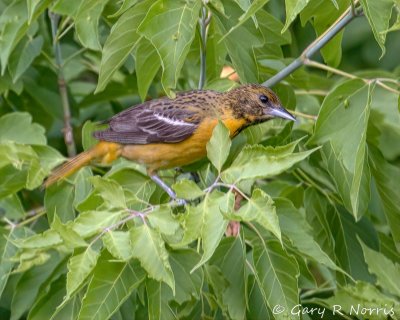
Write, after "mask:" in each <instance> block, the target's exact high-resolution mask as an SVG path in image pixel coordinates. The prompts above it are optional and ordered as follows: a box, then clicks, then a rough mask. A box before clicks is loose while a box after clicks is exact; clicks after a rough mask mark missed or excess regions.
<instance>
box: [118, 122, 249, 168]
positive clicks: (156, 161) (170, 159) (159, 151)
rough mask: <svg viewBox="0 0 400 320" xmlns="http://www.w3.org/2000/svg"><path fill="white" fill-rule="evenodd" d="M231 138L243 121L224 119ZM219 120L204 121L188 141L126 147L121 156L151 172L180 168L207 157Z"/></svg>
mask: <svg viewBox="0 0 400 320" xmlns="http://www.w3.org/2000/svg"><path fill="white" fill-rule="evenodd" d="M223 122H224V124H225V125H226V126H227V127H228V128H229V129H230V134H231V136H234V135H235V133H237V130H238V129H239V128H240V127H241V126H243V122H242V121H236V120H231V119H223ZM217 123H218V119H210V120H207V121H204V122H203V123H202V124H201V125H200V126H199V128H197V130H196V131H195V132H194V133H193V135H192V136H191V137H189V138H188V139H186V140H184V141H182V142H178V143H151V144H146V145H125V146H124V147H123V149H122V153H121V155H122V156H123V157H124V158H126V159H129V160H132V161H136V162H139V163H142V164H144V165H146V166H147V168H148V169H149V170H150V171H154V170H158V169H167V168H174V167H180V166H183V165H187V164H190V163H192V162H195V161H197V160H200V159H201V158H203V157H205V156H206V155H207V149H206V146H207V143H208V141H209V140H210V138H211V135H212V132H213V129H214V128H215V126H216V125H217Z"/></svg>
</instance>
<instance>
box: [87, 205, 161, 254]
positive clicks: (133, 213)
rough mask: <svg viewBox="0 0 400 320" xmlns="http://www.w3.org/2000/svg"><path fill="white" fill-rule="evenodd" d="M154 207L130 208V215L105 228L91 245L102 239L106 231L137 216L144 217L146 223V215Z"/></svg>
mask: <svg viewBox="0 0 400 320" xmlns="http://www.w3.org/2000/svg"><path fill="white" fill-rule="evenodd" d="M153 208H154V207H150V208H147V209H146V210H144V211H143V212H140V211H136V210H131V209H128V212H129V215H128V216H126V217H125V218H123V219H121V220H120V221H118V222H116V223H114V224H112V225H111V226H108V227H106V228H104V229H103V231H101V232H100V233H99V234H98V235H97V236H96V237H94V238H93V240H92V241H90V243H89V247H90V246H92V245H93V244H95V243H96V242H97V241H98V240H100V239H101V238H102V237H103V236H104V235H105V234H106V233H108V232H110V231H112V230H114V229H117V228H119V227H120V226H122V225H124V224H125V223H127V222H128V221H130V220H133V219H134V218H136V217H140V218H141V219H142V221H143V223H144V224H146V221H145V217H146V215H147V214H148V213H149V212H150V211H152V210H153Z"/></svg>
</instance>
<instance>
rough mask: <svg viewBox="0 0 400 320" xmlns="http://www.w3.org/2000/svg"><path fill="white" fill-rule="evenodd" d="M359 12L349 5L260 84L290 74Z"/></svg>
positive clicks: (358, 14)
mask: <svg viewBox="0 0 400 320" xmlns="http://www.w3.org/2000/svg"><path fill="white" fill-rule="evenodd" d="M360 15H361V13H360V11H359V10H358V9H357V8H353V6H350V7H349V8H348V9H347V10H346V11H345V12H344V13H343V14H342V15H341V16H340V17H339V18H338V19H337V20H336V21H335V22H334V23H333V24H332V26H331V27H330V28H328V29H327V30H326V31H325V32H324V33H323V34H321V35H320V36H319V37H318V38H317V39H315V40H314V41H313V42H312V43H311V44H310V45H309V46H308V47H307V48H306V49H305V50H304V51H303V52H302V54H301V55H300V56H299V57H298V58H297V59H295V60H294V61H293V62H292V63H290V64H289V65H288V66H287V67H285V68H283V69H282V70H281V71H279V72H278V73H277V74H276V75H274V76H273V77H271V78H269V79H268V80H267V81H265V82H263V83H262V85H263V86H266V87H272V86H274V85H275V84H277V83H278V82H280V81H281V80H283V79H285V78H286V77H287V76H288V75H290V74H292V73H293V72H294V71H296V70H297V69H298V68H300V67H301V66H303V65H304V64H305V62H306V61H307V60H308V59H310V58H311V57H312V56H313V55H314V54H315V53H316V52H318V51H319V50H321V48H322V47H324V46H325V45H326V44H327V43H328V42H329V41H330V40H331V39H332V38H333V37H334V36H336V35H337V34H338V33H339V32H340V31H341V30H342V29H343V28H344V27H345V26H347V25H348V24H349V23H350V22H351V21H352V20H353V19H354V18H356V17H358V16H360Z"/></svg>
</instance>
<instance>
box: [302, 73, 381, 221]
mask: <svg viewBox="0 0 400 320" xmlns="http://www.w3.org/2000/svg"><path fill="white" fill-rule="evenodd" d="M373 89H374V87H373V85H368V84H365V83H364V82H363V81H361V80H349V81H346V82H344V83H343V84H341V85H339V86H338V87H336V88H335V89H334V90H333V91H332V92H331V93H330V94H329V95H328V96H327V97H326V98H325V100H324V103H323V104H322V107H321V110H320V113H319V116H318V120H317V123H316V126H315V132H314V135H313V136H312V137H311V140H310V141H309V142H310V143H319V144H324V147H323V149H322V155H323V159H324V162H325V163H326V166H327V169H328V171H329V173H330V175H331V177H332V179H333V180H334V181H335V183H336V187H337V189H338V192H339V194H340V195H341V198H342V199H343V201H344V204H345V206H346V208H347V209H348V210H349V211H350V212H352V213H353V215H354V217H355V218H356V219H359V218H360V217H361V216H362V215H363V214H364V213H365V211H366V209H367V206H368V201H369V199H370V190H369V188H370V187H369V181H370V170H369V167H368V163H367V159H366V152H367V150H366V134H367V125H368V119H369V113H370V107H371V95H372V93H373ZM337 123H340V128H338V127H337V125H336V124H337Z"/></svg>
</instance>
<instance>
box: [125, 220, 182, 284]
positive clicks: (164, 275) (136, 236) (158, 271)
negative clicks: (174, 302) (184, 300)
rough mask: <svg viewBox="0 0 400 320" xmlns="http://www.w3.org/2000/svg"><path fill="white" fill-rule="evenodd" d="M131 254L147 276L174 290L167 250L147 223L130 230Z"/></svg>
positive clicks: (157, 234) (158, 235)
mask: <svg viewBox="0 0 400 320" xmlns="http://www.w3.org/2000/svg"><path fill="white" fill-rule="evenodd" d="M130 237H131V243H132V255H133V256H134V257H135V258H137V259H138V260H139V261H140V263H141V265H142V267H143V268H144V269H145V270H146V271H147V273H148V274H149V277H151V278H153V279H155V280H158V281H163V282H165V283H166V284H167V285H169V286H170V288H171V289H172V290H173V291H174V290H175V282H174V274H173V273H172V269H171V266H170V264H169V261H168V252H167V250H166V249H165V244H164V241H163V239H162V238H161V236H160V234H159V233H157V232H156V231H154V230H152V229H150V228H149V227H148V226H147V225H142V226H140V227H134V228H132V229H131V230H130Z"/></svg>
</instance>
